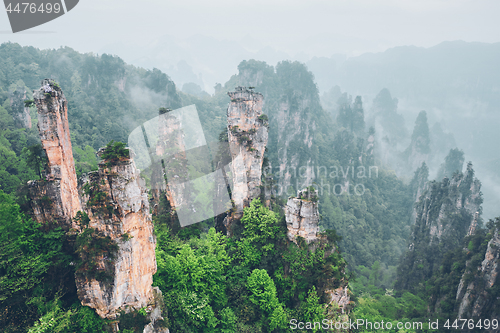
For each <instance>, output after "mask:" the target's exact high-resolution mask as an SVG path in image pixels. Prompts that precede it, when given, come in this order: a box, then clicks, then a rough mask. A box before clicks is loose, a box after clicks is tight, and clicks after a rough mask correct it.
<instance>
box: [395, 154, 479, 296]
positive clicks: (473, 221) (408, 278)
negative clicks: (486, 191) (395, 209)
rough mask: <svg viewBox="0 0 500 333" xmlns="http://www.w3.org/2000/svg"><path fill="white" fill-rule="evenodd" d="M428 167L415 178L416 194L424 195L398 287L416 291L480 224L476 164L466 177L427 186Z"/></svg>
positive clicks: (444, 180) (419, 203) (453, 178)
mask: <svg viewBox="0 0 500 333" xmlns="http://www.w3.org/2000/svg"><path fill="white" fill-rule="evenodd" d="M426 176H427V169H426V167H425V165H423V166H422V168H420V169H419V171H418V172H417V173H416V174H415V178H414V181H413V185H414V186H413V187H414V191H415V190H416V191H417V192H416V193H418V191H419V189H420V191H422V194H421V195H420V197H419V198H418V201H417V202H416V204H415V213H416V219H415V224H414V226H413V232H412V234H411V236H410V243H409V248H408V252H407V253H406V254H405V256H404V258H403V261H402V263H401V265H400V267H399V272H398V275H399V276H400V277H399V278H398V281H397V283H396V287H397V288H400V289H406V290H410V291H411V290H413V288H414V287H415V286H417V285H418V284H419V283H420V282H421V281H425V280H427V279H429V278H430V277H431V276H432V274H433V273H434V272H436V271H437V270H439V267H440V265H441V261H439V260H436V258H441V257H442V256H443V255H444V254H445V253H446V252H447V251H450V250H454V249H456V247H457V244H460V243H461V242H462V241H463V239H464V237H465V236H466V235H467V234H469V233H470V232H472V230H473V229H475V228H476V226H477V225H478V224H480V215H481V210H482V209H481V203H482V197H481V191H480V190H481V182H480V181H479V180H478V179H477V178H475V177H474V170H473V169H472V164H471V163H469V164H468V166H467V170H466V172H465V173H455V174H454V175H453V177H452V178H444V179H443V180H442V181H440V182H437V181H433V182H430V183H427V185H425V186H424V187H423V188H422V184H421V180H424V179H425V178H426Z"/></svg>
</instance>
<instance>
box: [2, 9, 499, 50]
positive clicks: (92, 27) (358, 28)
mask: <svg viewBox="0 0 500 333" xmlns="http://www.w3.org/2000/svg"><path fill="white" fill-rule="evenodd" d="M499 14H500V1H498V0H378V1H374V0H330V1H323V0H307V1H305V0H301V1H298V0H245V1H241V0H212V1H200V0H183V1H164V0H142V1H131V0H82V1H80V3H79V4H78V5H77V6H76V7H75V8H74V9H73V10H72V11H71V12H69V13H67V14H66V15H64V16H62V17H60V18H58V19H56V20H54V21H52V22H49V23H46V24H44V25H42V26H39V27H35V28H33V29H31V30H29V31H28V32H25V33H17V34H12V33H9V31H10V26H9V23H8V18H7V14H6V13H5V11H0V31H1V32H2V33H1V34H0V42H4V41H13V42H18V43H20V44H22V45H34V46H37V47H41V48H47V47H58V46H61V45H68V46H71V47H73V48H75V49H77V50H79V51H83V52H89V51H93V52H99V51H100V50H101V49H102V48H103V47H105V46H106V45H109V44H112V43H114V42H121V43H123V44H125V45H127V46H129V47H131V48H133V47H137V46H146V45H152V44H154V43H156V42H157V41H158V38H159V37H161V36H164V35H170V36H175V37H176V38H178V39H179V40H183V39H184V38H186V37H189V36H192V35H196V34H202V35H206V36H210V37H214V38H217V39H221V40H222V39H228V40H235V41H238V42H240V43H241V44H242V45H243V46H245V47H246V48H247V49H250V50H252V49H253V50H257V49H260V48H262V47H264V46H266V45H271V46H272V47H273V48H275V49H277V50H281V51H284V52H287V53H289V54H292V55H293V54H297V53H303V54H304V55H307V56H311V55H320V56H328V55H331V54H333V53H346V54H349V55H357V54H360V53H363V52H366V51H383V50H385V49H387V48H389V47H393V46H397V45H417V46H425V47H428V46H432V45H435V44H437V43H439V42H441V41H445V40H457V39H461V40H465V41H480V42H499V41H500V19H499V17H498V16H499ZM48 32H51V33H48Z"/></svg>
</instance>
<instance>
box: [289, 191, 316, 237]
mask: <svg viewBox="0 0 500 333" xmlns="http://www.w3.org/2000/svg"><path fill="white" fill-rule="evenodd" d="M317 198H318V196H317V192H316V191H315V190H314V191H312V192H311V191H309V190H308V189H306V190H302V191H299V193H298V195H297V197H296V198H294V197H290V198H288V202H287V204H286V206H285V219H286V226H287V229H288V233H287V236H288V239H289V240H290V241H292V242H297V237H302V238H304V239H305V240H306V242H307V243H310V242H312V241H315V240H317V239H318V233H319V225H318V224H319V211H318V202H317Z"/></svg>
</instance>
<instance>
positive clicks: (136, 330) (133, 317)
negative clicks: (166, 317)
mask: <svg viewBox="0 0 500 333" xmlns="http://www.w3.org/2000/svg"><path fill="white" fill-rule="evenodd" d="M118 318H119V320H120V322H119V326H120V330H124V331H125V332H130V333H142V331H143V330H144V326H146V325H147V324H148V323H149V320H148V319H147V313H146V311H145V310H144V309H139V310H134V311H130V312H128V313H126V312H125V311H121V313H120V316H119V317H118Z"/></svg>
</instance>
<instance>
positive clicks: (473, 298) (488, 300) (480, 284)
mask: <svg viewBox="0 0 500 333" xmlns="http://www.w3.org/2000/svg"><path fill="white" fill-rule="evenodd" d="M499 259H500V235H499V232H498V229H495V232H494V235H493V238H492V239H491V240H490V241H489V242H488V248H487V250H486V254H485V256H484V260H483V262H482V263H481V266H480V267H479V268H478V271H477V273H476V275H475V277H474V279H473V281H471V282H469V283H467V282H465V281H466V277H465V275H464V276H463V277H462V279H461V280H460V284H459V286H458V290H457V302H458V318H466V319H470V318H474V319H478V318H483V319H485V318H498V315H499V314H500V306H499V305H498V298H497V297H496V295H492V294H493V293H492V288H495V287H496V288H498V284H499V283H500V281H499V279H498V275H499V273H500V262H499ZM495 298H496V299H495ZM490 332H493V330H490Z"/></svg>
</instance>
